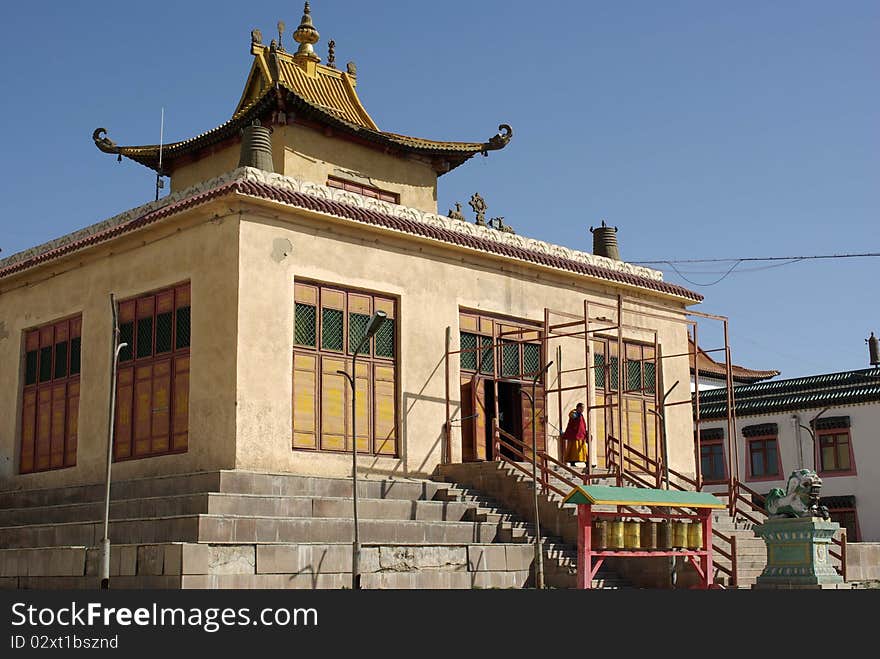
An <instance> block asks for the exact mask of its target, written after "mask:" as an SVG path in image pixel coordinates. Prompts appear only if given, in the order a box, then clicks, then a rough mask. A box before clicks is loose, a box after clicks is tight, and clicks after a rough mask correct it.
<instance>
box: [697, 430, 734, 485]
mask: <svg viewBox="0 0 880 659" xmlns="http://www.w3.org/2000/svg"><path fill="white" fill-rule="evenodd" d="M724 443H725V442H724V439H704V440H702V441H701V442H700V461H701V462H702V460H703V448H705V447H706V446H715V445H717V446H720V447H721V468H722V472H723V475H722V476H721V478H715V479H711V480H710V479H709V478H707V477H706V473H705V472H703V484H704V485H719V484H723V483H726V482H727V479H728V478H729V474H730V472H729V471H728V468H727V453H726V452H725V450H724Z"/></svg>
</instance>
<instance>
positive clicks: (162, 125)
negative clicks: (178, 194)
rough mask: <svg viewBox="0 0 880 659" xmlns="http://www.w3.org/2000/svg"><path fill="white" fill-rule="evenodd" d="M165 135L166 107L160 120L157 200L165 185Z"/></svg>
mask: <svg viewBox="0 0 880 659" xmlns="http://www.w3.org/2000/svg"><path fill="white" fill-rule="evenodd" d="M164 137H165V108H162V118H161V119H160V120H159V169H158V170H157V171H156V201H159V190H161V189H162V188H164V187H165V181H163V180H162V141H163V139H164Z"/></svg>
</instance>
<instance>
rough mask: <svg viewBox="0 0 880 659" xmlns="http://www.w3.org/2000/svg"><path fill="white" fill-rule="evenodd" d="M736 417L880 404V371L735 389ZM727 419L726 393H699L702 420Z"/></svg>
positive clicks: (822, 376) (715, 390)
mask: <svg viewBox="0 0 880 659" xmlns="http://www.w3.org/2000/svg"><path fill="white" fill-rule="evenodd" d="M733 397H734V401H735V403H734V409H735V411H736V414H737V416H752V415H756V414H766V413H769V412H787V411H790V410H799V409H810V408H819V407H828V406H835V407H837V406H841V405H855V404H858V403H871V402H877V401H880V369H870V368H866V369H861V370H857V371H842V372H840V373H826V374H822V375H811V376H807V377H802V378H792V379H790V380H775V381H771V382H760V383H757V384H747V385H742V386H739V387H734V388H733ZM726 416H727V389H710V390H708V391H701V392H700V418H701V419H716V418H722V417H726Z"/></svg>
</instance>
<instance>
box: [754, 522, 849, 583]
mask: <svg viewBox="0 0 880 659" xmlns="http://www.w3.org/2000/svg"><path fill="white" fill-rule="evenodd" d="M839 528H840V525H839V524H838V523H837V522H829V521H826V520H824V519H822V518H821V517H787V518H782V519H770V520H767V522H766V523H764V524H760V525H758V526H756V527H755V528H754V531H755V535H756V536H758V537H759V538H762V539H763V540H764V543H765V544H766V545H767V566H766V567H765V568H764V571H763V572H762V573H761V576H759V577H758V579H757V581H756V583H755V585H754V586H753V588H779V589H792V588H845V587H846V586H845V584H844V581H843V577H841V576H840V575H839V574H837V570H835V569H834V568H833V567H832V565H831V562H830V557H829V555H828V551H829V549H830V548H831V537H832V536H833V535H834V532H835V531H837V530H838V529H839Z"/></svg>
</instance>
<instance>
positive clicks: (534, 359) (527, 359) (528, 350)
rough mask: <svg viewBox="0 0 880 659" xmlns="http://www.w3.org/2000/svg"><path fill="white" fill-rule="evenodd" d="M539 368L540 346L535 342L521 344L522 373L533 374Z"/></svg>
mask: <svg viewBox="0 0 880 659" xmlns="http://www.w3.org/2000/svg"><path fill="white" fill-rule="evenodd" d="M540 368H541V346H539V345H537V344H535V343H526V344H524V345H523V373H525V374H527V375H534V374H535V373H537V372H538V370H540Z"/></svg>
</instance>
